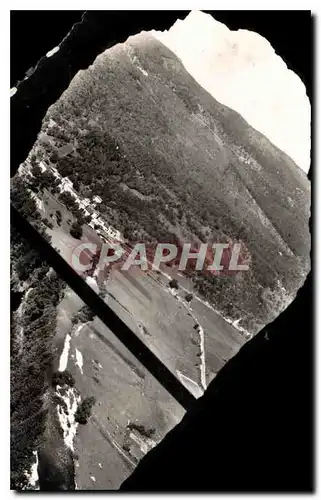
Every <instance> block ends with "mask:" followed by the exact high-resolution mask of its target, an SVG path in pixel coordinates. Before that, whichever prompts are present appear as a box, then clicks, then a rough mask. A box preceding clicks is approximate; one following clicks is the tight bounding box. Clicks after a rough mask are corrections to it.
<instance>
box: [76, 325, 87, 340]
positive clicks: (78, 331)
mask: <svg viewBox="0 0 321 500" xmlns="http://www.w3.org/2000/svg"><path fill="white" fill-rule="evenodd" d="M84 324H85V323H81V324H80V325H78V326H77V328H76V330H75V333H74V336H75V337H78V335H79V333H80V330H81V329H82V327H83V326H84Z"/></svg>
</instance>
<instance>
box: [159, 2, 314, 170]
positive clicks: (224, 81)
mask: <svg viewBox="0 0 321 500" xmlns="http://www.w3.org/2000/svg"><path fill="white" fill-rule="evenodd" d="M152 34H153V35H154V36H155V37H156V38H158V39H159V40H160V41H161V42H162V43H163V44H164V45H166V46H167V47H168V48H169V49H170V50H171V51H172V52H174V53H175V54H176V55H177V56H178V57H179V58H180V59H181V60H182V62H183V64H184V66H185V68H186V70H187V71H188V72H189V73H190V74H191V75H192V76H193V78H195V80H196V81H198V83H199V84H200V85H202V87H204V88H205V89H206V90H207V91H208V92H209V93H210V94H211V95H212V96H213V97H214V98H215V99H217V100H218V101H219V102H221V103H222V104H225V105H227V106H229V107H230V108H232V109H234V110H235V111H237V112H238V113H240V114H241V115H242V116H243V118H245V120H246V121H247V122H248V123H249V124H250V125H251V126H252V127H254V128H255V129H256V130H258V131H260V132H261V133H263V134H264V135H265V136H266V137H267V138H268V139H269V140H270V141H271V142H272V143H273V144H275V145H276V146H277V147H278V148H280V149H281V150H282V151H284V152H285V153H287V154H288V155H289V156H290V157H291V158H292V159H293V160H294V161H295V162H296V164H297V165H298V166H299V167H300V168H301V169H302V170H304V172H308V169H309V166H310V116H311V111H310V102H309V100H308V97H307V95H306V90H305V86H304V84H303V82H302V81H301V80H300V78H299V77H298V76H297V75H296V74H295V73H293V71H290V70H289V69H287V66H286V64H285V63H284V61H283V60H282V59H281V58H280V57H279V56H277V55H276V54H275V52H274V49H273V47H272V46H271V45H270V43H269V42H268V41H267V40H266V39H265V38H263V37H262V36H261V35H259V34H257V33H255V32H252V31H247V30H238V31H232V30H230V29H229V28H228V27H227V26H225V25H224V24H222V23H220V22H218V21H216V20H215V19H213V17H212V16H211V15H209V14H205V13H203V12H200V11H193V12H191V13H190V14H189V15H188V16H187V17H186V18H185V20H184V21H180V20H178V21H177V22H176V23H175V24H174V25H173V26H172V27H171V28H170V30H169V31H165V32H156V31H153V32H152ZM285 36H286V33H285ZM307 56H308V54H307Z"/></svg>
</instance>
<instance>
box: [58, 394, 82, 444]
mask: <svg viewBox="0 0 321 500" xmlns="http://www.w3.org/2000/svg"><path fill="white" fill-rule="evenodd" d="M56 394H57V395H58V396H59V397H60V398H61V399H62V401H63V402H64V403H65V405H66V406H65V405H59V404H58V405H57V414H58V419H59V423H60V426H61V428H62V430H63V439H64V442H65V445H66V446H67V447H68V448H69V449H70V450H72V451H73V450H74V438H75V436H76V432H77V427H78V423H77V422H76V421H75V413H76V411H77V408H78V404H79V403H80V400H81V397H80V396H79V395H78V394H77V393H76V391H75V389H74V388H72V387H68V389H65V388H63V387H60V386H59V385H57V388H56Z"/></svg>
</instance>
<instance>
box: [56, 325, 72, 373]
mask: <svg viewBox="0 0 321 500" xmlns="http://www.w3.org/2000/svg"><path fill="white" fill-rule="evenodd" d="M70 341H71V336H70V335H69V333H67V335H66V338H65V343H64V348H63V351H62V353H61V356H60V359H59V368H58V371H59V372H64V371H65V369H66V368H67V364H68V357H69V350H70Z"/></svg>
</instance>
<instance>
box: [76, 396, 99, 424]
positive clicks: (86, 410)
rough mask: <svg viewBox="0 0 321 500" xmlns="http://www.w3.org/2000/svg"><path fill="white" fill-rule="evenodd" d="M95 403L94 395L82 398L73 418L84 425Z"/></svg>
mask: <svg viewBox="0 0 321 500" xmlns="http://www.w3.org/2000/svg"><path fill="white" fill-rule="evenodd" d="M95 403H96V398H95V397H94V396H89V397H87V398H85V399H83V400H82V402H81V403H80V405H79V406H78V408H77V411H76V413H75V420H76V422H78V424H82V425H85V424H87V422H88V419H89V417H90V416H91V410H92V407H93V406H94V404H95Z"/></svg>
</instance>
